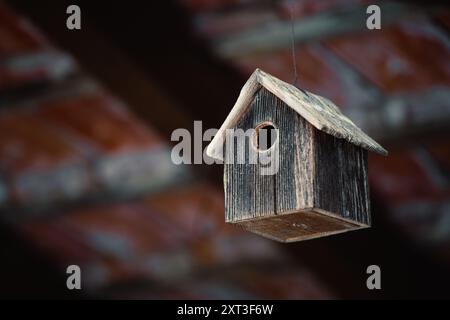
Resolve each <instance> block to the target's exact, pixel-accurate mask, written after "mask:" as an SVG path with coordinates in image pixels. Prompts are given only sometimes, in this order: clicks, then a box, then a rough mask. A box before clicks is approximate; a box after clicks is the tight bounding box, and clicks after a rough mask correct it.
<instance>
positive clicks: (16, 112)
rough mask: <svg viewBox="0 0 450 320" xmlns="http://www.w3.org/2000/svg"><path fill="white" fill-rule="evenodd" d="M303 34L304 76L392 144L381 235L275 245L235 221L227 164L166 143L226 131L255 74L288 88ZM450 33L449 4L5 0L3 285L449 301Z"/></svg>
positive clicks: (144, 294) (9, 288) (378, 223)
mask: <svg viewBox="0 0 450 320" xmlns="http://www.w3.org/2000/svg"><path fill="white" fill-rule="evenodd" d="M374 3H376V4H378V5H379V6H380V7H381V21H382V29H381V30H372V31H370V30H368V29H367V28H366V18H367V16H368V15H367V14H366V8H367V6H368V5H369V4H374ZM70 4H77V5H78V6H80V8H81V17H82V18H81V21H82V29H81V30H68V29H67V28H66V19H67V17H68V15H67V14H66V8H67V6H68V5H70ZM291 17H292V18H291ZM291 27H293V28H294V30H295V32H294V36H295V53H296V60H297V71H298V74H299V85H300V86H301V87H304V88H306V89H308V90H310V91H312V92H314V93H317V94H320V95H322V96H325V97H327V98H329V99H331V100H333V101H334V102H335V103H336V104H337V105H339V106H340V107H341V108H342V110H343V112H344V113H345V114H346V115H348V116H349V117H350V118H351V119H352V120H354V122H355V123H356V124H358V125H359V126H360V127H361V128H362V129H363V130H364V131H366V132H367V133H368V134H369V135H371V136H372V137H374V138H375V139H376V140H377V141H379V142H380V143H381V144H382V145H383V146H384V147H386V148H387V149H388V150H389V152H390V155H389V156H388V157H387V158H384V157H379V156H376V155H371V156H370V158H369V171H370V187H371V196H372V215H373V227H372V228H371V229H366V230H361V231H355V232H350V233H345V234H341V235H337V236H331V237H327V238H323V239H317V240H311V241H306V242H299V243H293V244H279V243H275V242H272V241H270V240H266V239H263V238H260V237H257V236H255V235H253V234H250V233H248V232H245V231H243V230H241V229H238V228H234V227H231V226H227V225H225V224H224V217H223V214H224V209H223V190H222V167H221V166H208V165H196V166H175V165H173V164H171V161H170V150H171V146H172V145H173V142H171V141H170V135H171V133H172V131H173V130H174V129H176V128H188V129H189V130H191V129H192V126H193V121H194V120H202V121H203V128H204V129H207V128H219V126H220V125H221V124H222V122H223V120H224V119H225V117H226V116H227V114H228V112H229V111H230V109H231V107H232V106H233V104H234V101H235V99H236V98H237V95H238V93H239V91H240V89H241V87H242V85H243V84H244V82H245V81H246V79H247V78H248V76H249V75H250V74H251V72H253V70H254V69H255V68H257V67H259V68H261V69H263V70H265V71H267V72H269V73H271V74H273V75H275V76H277V77H279V78H280V79H282V80H285V81H287V82H292V80H293V78H294V71H293V63H292V50H291V40H292V39H291V37H292V33H291ZM449 31H450V8H449V7H448V6H447V5H446V4H445V1H365V0H323V1H313V0H295V1H291V0H279V1H256V0H214V1H212V0H210V1H208V0H179V1H126V2H123V1H120V2H110V1H70V2H67V1H56V0H55V1H48V0H46V1H25V0H23V1H22V0H19V1H18V0H15V1H12V0H11V1H0V221H1V222H0V296H1V297H4V298H125V299H133V298H144V299H147V298H148V299H153V298H159V299H164V298H192V299H194V298H198V299H202V298H205V299H211V298H224V299H228V298H236V299H239V298H273V299H328V298H333V299H334V298H336V299H339V298H369V299H377V298H449V297H450V293H449V290H448V288H449V287H450V276H449V274H450V143H449V141H450V140H449V137H450V134H449V133H450V131H449V129H448V128H449V125H450V60H449V57H450V42H449ZM205 146H206V143H205ZM72 264H76V265H79V266H80V267H81V270H82V290H73V291H70V290H68V289H67V288H66V277H67V275H66V268H67V266H68V265H72ZM371 264H376V265H379V266H380V268H381V272H382V274H381V284H382V289H381V290H372V291H371V290H368V289H367V288H366V278H367V274H366V268H367V267H368V266H369V265H371Z"/></svg>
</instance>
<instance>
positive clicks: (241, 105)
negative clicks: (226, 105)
mask: <svg viewBox="0 0 450 320" xmlns="http://www.w3.org/2000/svg"><path fill="white" fill-rule="evenodd" d="M261 86H262V87H264V88H266V89H267V90H268V91H270V92H271V93H272V94H274V95H275V96H276V97H278V98H279V99H280V100H282V101H283V102H284V103H285V104H286V105H288V106H289V107H290V108H292V109H293V110H295V112H297V113H298V114H299V115H301V116H302V117H303V118H304V119H306V120H307V121H308V122H309V123H310V124H312V125H313V126H314V127H315V128H316V129H318V130H320V131H323V132H326V133H328V134H330V135H332V136H335V137H337V138H342V139H345V140H347V141H348V142H350V143H352V144H354V145H357V146H360V147H362V148H365V149H367V150H370V151H374V152H377V153H380V154H383V155H387V151H386V150H385V149H384V148H383V147H382V146H380V145H379V144H378V143H377V142H376V141H374V140H373V139H372V138H370V137H369V136H368V135H366V134H365V133H364V132H363V131H362V130H361V129H360V128H358V127H357V126H356V125H355V124H354V123H353V122H352V121H351V120H350V119H348V118H347V117H346V116H344V115H343V114H342V113H341V111H340V110H339V108H338V107H337V106H336V105H334V104H333V103H332V102H331V101H329V100H328V99H325V98H323V97H320V96H318V95H315V94H313V93H310V92H307V91H305V90H300V89H298V88H296V87H294V86H293V85H290V84H288V83H286V82H284V81H281V80H280V79H277V78H275V77H273V76H271V75H270V74H268V73H266V72H264V71H262V70H259V69H256V70H255V72H253V74H252V75H251V77H250V78H249V80H248V81H247V82H246V84H245V85H244V87H243V88H242V90H241V93H240V95H239V97H238V99H237V101H236V104H235V105H234V107H233V109H232V110H231V112H230V114H229V115H228V117H227V119H226V120H225V122H224V123H223V124H222V126H221V127H220V129H219V131H218V133H217V134H216V136H215V137H214V139H213V140H212V141H211V143H210V144H209V145H208V148H207V150H206V153H207V155H208V156H210V157H212V158H215V159H220V160H223V153H222V152H221V150H222V147H223V143H224V142H225V133H226V130H227V129H229V128H233V127H235V126H236V123H237V122H238V121H239V120H240V119H241V117H242V116H243V115H244V114H246V113H247V111H248V109H249V108H251V106H252V104H251V101H252V99H253V97H254V95H255V93H256V92H257V91H258V90H259V89H260V88H261Z"/></svg>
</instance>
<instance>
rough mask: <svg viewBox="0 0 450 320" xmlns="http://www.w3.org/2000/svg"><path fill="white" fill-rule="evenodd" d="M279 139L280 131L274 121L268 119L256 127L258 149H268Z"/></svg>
mask: <svg viewBox="0 0 450 320" xmlns="http://www.w3.org/2000/svg"><path fill="white" fill-rule="evenodd" d="M277 139H278V132H277V130H276V128H275V125H274V124H273V123H272V122H269V121H266V122H263V123H261V124H259V125H258V126H257V127H256V128H255V138H254V139H253V142H254V146H255V147H256V149H257V150H258V151H267V150H269V149H270V148H272V146H273V145H274V144H275V142H276V140H277Z"/></svg>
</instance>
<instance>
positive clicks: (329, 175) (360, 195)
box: [314, 130, 370, 225]
mask: <svg viewBox="0 0 450 320" xmlns="http://www.w3.org/2000/svg"><path fill="white" fill-rule="evenodd" d="M314 146H315V156H314V159H315V168H316V170H315V171H316V172H315V180H314V184H315V186H316V187H315V188H314V207H315V208H318V209H322V210H325V211H328V212H332V213H334V214H337V215H339V216H341V217H342V218H345V219H349V220H352V221H355V222H358V223H361V224H365V225H370V199H369V186H368V183H367V181H368V177H367V151H366V150H364V149H362V148H360V147H357V146H354V145H352V144H350V143H348V142H347V141H345V140H342V139H337V138H335V137H333V136H330V135H327V134H326V133H323V132H321V131H317V130H316V132H315V143H314Z"/></svg>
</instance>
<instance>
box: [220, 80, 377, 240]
mask: <svg viewBox="0 0 450 320" xmlns="http://www.w3.org/2000/svg"><path fill="white" fill-rule="evenodd" d="M248 110H249V111H248V112H247V113H245V114H244V115H243V116H242V117H241V119H240V120H239V121H238V122H237V123H236V125H235V128H234V129H236V130H242V132H245V131H247V130H248V129H253V128H256V127H257V126H258V125H260V124H261V123H265V122H269V123H272V124H273V125H274V126H275V127H276V128H277V129H278V139H277V140H276V141H275V145H274V147H273V148H274V149H272V150H276V149H275V148H279V149H278V151H279V159H278V162H279V170H278V172H277V173H276V174H274V175H262V174H261V173H262V170H264V168H263V167H262V166H261V165H260V164H258V163H251V161H250V157H252V156H253V157H255V156H256V157H258V155H259V152H258V151H257V150H256V149H254V148H252V147H251V146H250V144H251V143H252V139H253V138H254V136H252V135H251V134H249V135H247V136H245V141H244V142H243V143H239V142H238V140H237V138H236V137H233V139H235V140H234V145H233V148H232V149H230V152H226V153H225V159H226V160H225V169H224V188H225V216H226V222H230V223H236V224H239V225H241V226H243V227H244V228H246V229H248V230H249V231H252V232H255V233H257V234H260V235H264V236H267V237H269V238H271V239H276V240H279V241H283V242H289V241H299V240H305V239H310V238H316V237H320V236H325V235H330V234H335V233H340V232H345V231H349V230H353V229H358V228H364V227H367V226H369V225H370V211H369V194H368V192H369V190H368V184H367V151H366V150H364V149H362V148H360V147H357V146H355V145H353V144H350V143H348V142H347V141H346V140H343V139H338V138H336V137H333V136H330V135H328V134H326V133H324V132H321V131H318V130H317V129H316V128H315V127H313V126H312V125H311V124H310V123H309V122H308V121H306V119H304V118H303V117H302V116H300V115H299V114H298V113H297V112H295V110H293V109H292V108H290V107H289V106H288V105H286V104H285V103H284V102H283V101H281V100H280V99H278V98H277V97H276V96H274V95H273V94H272V93H271V92H269V91H268V90H267V89H265V88H264V87H262V88H260V89H259V90H258V91H257V92H256V95H255V96H254V98H253V100H252V102H251V108H250V109H248ZM228 139H229V138H228ZM228 150H229V149H227V151H228ZM253 152H254V153H255V154H253V155H252V153H253ZM299 226H300V227H299Z"/></svg>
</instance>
